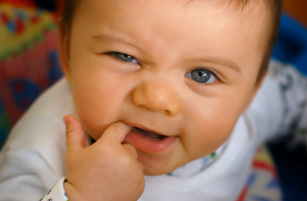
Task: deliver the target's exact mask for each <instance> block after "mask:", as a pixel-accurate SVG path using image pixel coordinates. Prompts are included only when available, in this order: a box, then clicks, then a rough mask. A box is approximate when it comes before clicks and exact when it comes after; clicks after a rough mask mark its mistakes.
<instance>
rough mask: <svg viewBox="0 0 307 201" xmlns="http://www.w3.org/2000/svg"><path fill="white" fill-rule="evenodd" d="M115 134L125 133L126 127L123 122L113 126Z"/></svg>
mask: <svg viewBox="0 0 307 201" xmlns="http://www.w3.org/2000/svg"><path fill="white" fill-rule="evenodd" d="M112 126H113V129H114V132H119V133H121V132H124V131H125V130H126V126H125V125H124V123H122V122H116V123H114V124H113V125H112Z"/></svg>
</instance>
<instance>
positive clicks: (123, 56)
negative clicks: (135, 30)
mask: <svg viewBox="0 0 307 201" xmlns="http://www.w3.org/2000/svg"><path fill="white" fill-rule="evenodd" d="M109 54H110V55H113V56H115V57H116V58H117V59H119V60H121V61H124V62H129V63H136V64H138V63H139V62H138V61H137V60H136V59H135V58H134V57H133V56H131V55H129V54H124V53H120V52H111V53H109Z"/></svg>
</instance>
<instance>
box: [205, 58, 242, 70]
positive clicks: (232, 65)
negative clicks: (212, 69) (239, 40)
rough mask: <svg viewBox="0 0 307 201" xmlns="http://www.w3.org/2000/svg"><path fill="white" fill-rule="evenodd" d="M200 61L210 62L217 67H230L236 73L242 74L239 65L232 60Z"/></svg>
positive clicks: (206, 59)
mask: <svg viewBox="0 0 307 201" xmlns="http://www.w3.org/2000/svg"><path fill="white" fill-rule="evenodd" d="M200 61H203V62H209V63H213V64H217V65H220V66H225V67H229V68H231V69H233V70H235V71H238V72H239V73H241V72H242V71H241V68H240V66H239V65H238V64H236V63H235V62H233V61H232V60H230V59H227V58H224V57H209V58H201V59H200Z"/></svg>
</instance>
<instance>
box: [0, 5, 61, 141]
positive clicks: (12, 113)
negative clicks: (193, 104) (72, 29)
mask: <svg viewBox="0 0 307 201" xmlns="http://www.w3.org/2000/svg"><path fill="white" fill-rule="evenodd" d="M0 36H1V40H0V147H1V145H2V144H3V142H4V140H5V139H6V136H7V133H8V131H9V129H10V127H11V126H12V125H13V124H14V123H16V121H17V120H18V119H19V118H20V116H21V115H22V114H23V113H24V112H25V111H26V110H27V108H28V107H29V106H30V105H31V103H32V102H33V101H34V100H35V99H36V98H37V97H38V95H39V94H40V93H41V92H42V91H43V90H45V89H46V88H48V86H50V85H51V84H53V83H54V82H55V81H56V80H57V79H59V78H60V77H61V76H62V73H61V70H60V66H59V57H58V34H57V28H56V20H55V17H54V16H53V15H52V14H50V13H48V12H44V11H41V10H36V9H31V8H27V7H17V8H16V7H13V6H11V5H9V4H4V3H2V4H0Z"/></svg>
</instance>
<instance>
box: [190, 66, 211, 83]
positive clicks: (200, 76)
mask: <svg viewBox="0 0 307 201" xmlns="http://www.w3.org/2000/svg"><path fill="white" fill-rule="evenodd" d="M186 76H187V77H188V78H191V79H193V80H194V81H196V82H199V83H203V84H204V83H206V84H209V83H212V82H215V81H216V80H217V79H216V77H215V76H214V75H213V73H212V72H211V71H209V70H205V69H195V70H192V71H191V72H188V73H187V74H186Z"/></svg>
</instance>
